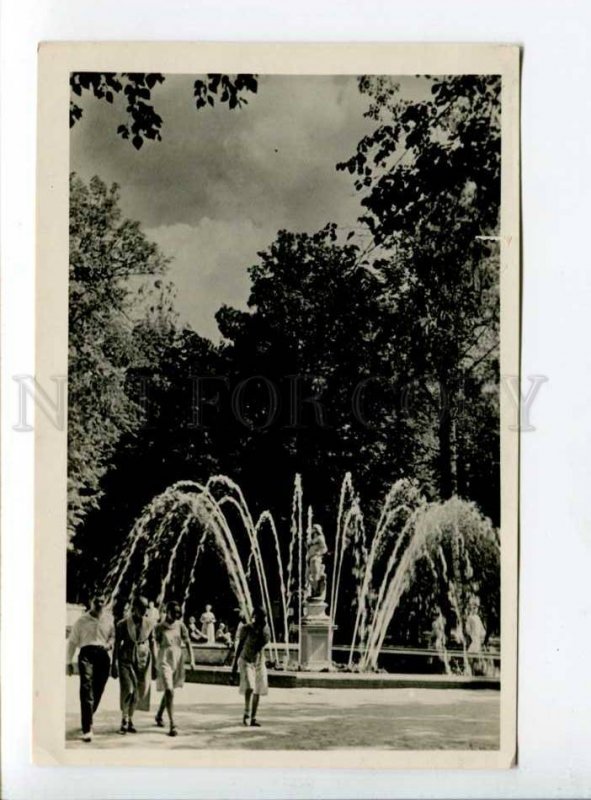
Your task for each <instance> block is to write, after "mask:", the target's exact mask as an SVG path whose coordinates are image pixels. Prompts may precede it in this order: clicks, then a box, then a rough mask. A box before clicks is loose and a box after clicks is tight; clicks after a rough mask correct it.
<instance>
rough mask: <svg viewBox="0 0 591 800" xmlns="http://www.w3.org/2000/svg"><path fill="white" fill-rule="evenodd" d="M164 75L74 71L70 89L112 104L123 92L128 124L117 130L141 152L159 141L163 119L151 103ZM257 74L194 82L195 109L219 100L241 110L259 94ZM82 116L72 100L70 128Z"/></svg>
mask: <svg viewBox="0 0 591 800" xmlns="http://www.w3.org/2000/svg"><path fill="white" fill-rule="evenodd" d="M164 81H165V76H164V75H162V74H161V73H160V72H73V73H71V75H70V88H71V90H72V93H73V94H74V95H76V96H78V97H80V96H81V95H82V93H83V92H92V94H93V95H94V97H96V98H98V99H100V100H105V102H107V103H113V102H114V99H115V96H116V95H118V94H120V93H123V94H124V95H125V98H126V100H127V106H126V109H125V110H126V112H127V122H123V123H121V124H120V125H119V127H118V128H117V133H118V134H119V136H121V137H122V138H123V139H130V141H131V143H132V144H133V146H134V147H135V148H136V149H137V150H139V149H140V148H141V147H142V146H143V143H144V138H146V139H152V140H157V141H160V140H161V139H162V134H161V133H160V131H161V128H162V125H163V120H162V117H161V116H160V115H159V114H158V113H157V112H156V110H155V108H154V105H153V103H152V102H151V101H152V90H153V89H154V88H155V87H156V86H158V85H159V84H161V83H164ZM257 88H258V81H257V76H256V75H220V74H217V73H215V74H214V73H212V74H209V75H206V76H202V77H200V78H197V79H196V80H195V83H194V84H193V96H194V98H195V107H196V108H197V109H198V110H199V109H200V108H204V107H205V106H207V105H210V106H213V105H215V102H216V100H218V101H219V102H220V103H227V105H228V107H229V108H231V109H233V108H240V107H241V106H243V105H246V104H247V103H248V100H247V99H246V98H245V96H244V95H245V93H246V92H252V93H256V91H257ZM81 117H82V108H81V107H80V106H79V105H78V104H77V103H76V102H75V101H74V100H73V99H71V100H70V127H73V126H74V125H75V124H76V122H78V120H79V119H81Z"/></svg>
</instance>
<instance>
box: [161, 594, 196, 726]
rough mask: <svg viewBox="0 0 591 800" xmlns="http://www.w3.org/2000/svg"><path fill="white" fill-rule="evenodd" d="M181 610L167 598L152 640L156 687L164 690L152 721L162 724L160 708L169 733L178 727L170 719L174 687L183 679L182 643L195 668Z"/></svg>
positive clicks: (172, 715)
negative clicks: (155, 666)
mask: <svg viewBox="0 0 591 800" xmlns="http://www.w3.org/2000/svg"><path fill="white" fill-rule="evenodd" d="M181 617H182V611H181V607H180V605H179V604H178V603H175V602H174V601H171V602H170V603H168V604H167V606H166V616H165V618H164V621H163V622H161V623H160V624H159V625H158V626H157V627H156V634H155V639H156V644H157V645H158V656H157V660H156V663H157V673H158V681H157V688H158V691H160V692H161V691H164V695H163V697H162V701H161V703H160V708H159V709H158V713H157V714H156V725H158V727H159V728H163V727H164V719H163V717H164V709H166V711H167V713H168V721H169V723H170V731H169V733H168V735H169V736H176V735H177V733H178V731H177V728H176V725H175V723H174V690H175V689H179V688H180V687H181V686H183V684H184V682H185V662H184V660H183V645H185V646H186V648H187V651H188V653H189V662H190V664H191V669H195V661H194V660H193V648H192V647H191V639H190V638H189V632H188V630H187V627H186V625H185V623H184V622H183V621H182V619H181Z"/></svg>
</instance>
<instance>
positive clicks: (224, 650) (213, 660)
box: [193, 642, 234, 666]
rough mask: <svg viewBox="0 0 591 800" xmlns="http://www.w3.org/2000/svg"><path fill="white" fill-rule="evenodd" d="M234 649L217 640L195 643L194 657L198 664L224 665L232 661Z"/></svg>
mask: <svg viewBox="0 0 591 800" xmlns="http://www.w3.org/2000/svg"><path fill="white" fill-rule="evenodd" d="M233 655H234V649H233V648H232V647H229V646H228V645H225V644H220V643H217V642H212V643H207V642H206V643H204V644H193V659H194V660H195V663H196V664H211V665H215V666H223V665H224V664H228V663H231V660H232V657H233Z"/></svg>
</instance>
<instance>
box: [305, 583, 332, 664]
mask: <svg viewBox="0 0 591 800" xmlns="http://www.w3.org/2000/svg"><path fill="white" fill-rule="evenodd" d="M300 651H301V652H300V654H301V661H302V669H305V670H314V671H319V670H326V669H331V668H332V658H331V654H332V624H331V621H330V617H329V616H328V614H327V613H326V603H325V602H324V600H315V599H313V598H312V599H310V600H307V601H306V603H305V606H304V616H303V617H302V640H301V642H300Z"/></svg>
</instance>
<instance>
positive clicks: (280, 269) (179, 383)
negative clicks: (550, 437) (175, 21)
mask: <svg viewBox="0 0 591 800" xmlns="http://www.w3.org/2000/svg"><path fill="white" fill-rule="evenodd" d="M64 47H66V46H64ZM149 47H150V46H149V45H146V46H145V48H147V52H149ZM196 47H197V46H196ZM484 50H487V52H488V54H489V55H490V54H491V53H493V54H496V53H497V51H496V50H495V48H492V47H489V48H484ZM499 50H500V56H502V57H500V58H499V66H498V69H497V70H495V69H494V58H492V57H491V58H490V59H489V60H490V63H491V65H492V66H491V67H490V68H489V69H483V68H482V69H478V70H474V68H473V65H472V64H471V63H469V61H468V59H466V68H465V69H463V68H461V69H460V68H458V66H457V65H460V66H461V65H462V59H461V57H460V56H461V55H462V51H461V47H459V48H458V53H456V56H455V60H454V59H451V60H450V63H453V64H455V65H456V66H455V67H454V68H453V69H449V71H445V69H442V68H439V69H433V68H432V67H433V66H439V64H438V63H436V62H434V61H432V60H430V59H429V57H428V55H427V56H426V57H425V58H424V60H423V63H424V66H422V68H420V67H421V61H420V59H417V58H416V56H413V58H412V60H411V61H410V63H409V66H408V69H404V70H400V71H396V72H395V71H392V72H389V71H388V72H386V71H383V70H380V71H372V70H371V69H365V70H363V69H361V68H359V69H349V70H348V71H347V72H346V73H344V72H343V69H341V70H339V71H334V72H330V71H325V70H323V69H319V70H318V71H317V72H310V68H308V69H307V70H306V71H305V72H304V71H302V72H298V71H297V67H298V63H299V62H298V61H297V59H296V60H295V61H294V62H291V63H289V68H288V69H286V68H285V65H283V64H282V61H281V50H280V49H279V51H278V52H277V54H276V64H277V66H276V69H275V70H274V71H271V70H269V69H268V67H267V68H265V67H264V65H263V68H261V69H259V70H258V71H255V70H254V69H252V66H251V65H252V63H253V59H252V58H250V59H246V60H245V62H244V65H245V66H244V71H243V72H240V71H228V72H220V71H219V66H218V65H219V64H220V59H212V62H211V63H212V68H211V71H205V70H202V71H195V70H190V69H168V70H167V69H163V68H162V64H163V63H164V62H163V61H162V59H158V58H154V59H153V62H152V63H153V64H154V70H153V71H148V70H147V69H145V67H144V68H143V69H142V71H129V70H128V71H125V70H126V66H125V65H126V59H125V56H124V48H123V49H122V50H121V51H120V56H119V57H118V59H117V64H118V65H119V64H121V65H122V70H123V71H122V70H121V69H119V70H113V69H112V68H111V65H112V64H113V59H112V58H105V59H104V65H105V66H104V69H103V70H102V71H97V69H96V65H99V64H100V50H99V51H98V53H97V52H95V53H94V56H93V59H92V62H93V65H95V68H94V69H89V68H88V67H87V66H86V63H85V62H84V59H81V62H80V63H81V65H80V68H79V69H78V68H77V66H76V54H75V53H74V54H73V55H70V57H69V59H68V70H67V73H66V72H65V71H64V70H62V71H61V72H60V75H61V76H62V78H63V79H64V80H65V81H67V85H62V86H60V88H59V91H60V98H64V97H65V96H66V94H67V96H68V101H69V119H66V118H65V116H64V115H62V116H63V118H61V119H60V123H59V124H60V126H62V128H63V130H62V128H60V130H61V133H60V135H61V136H62V137H63V139H64V142H65V143H66V146H67V151H68V156H67V159H68V171H67V172H68V174H67V175H66V176H62V178H64V179H67V183H68V187H67V236H66V239H67V241H65V242H64V243H63V244H64V246H65V248H66V251H64V252H67V266H66V267H65V269H66V270H67V276H66V275H64V276H63V281H64V282H66V281H67V284H64V285H67V290H66V291H67V298H66V300H65V302H66V303H67V384H66V386H67V388H66V392H67V415H66V417H67V419H66V424H65V430H64V431H62V432H59V431H54V433H53V434H52V435H53V436H56V437H57V436H59V437H60V441H61V442H62V444H63V447H64V463H65V466H66V470H67V483H66V482H65V476H64V488H63V492H62V493H61V494H59V493H58V495H59V497H63V499H65V503H64V509H63V513H62V514H60V516H59V522H60V525H62V527H63V530H62V531H61V532H60V538H59V540H56V541H59V542H60V543H63V546H62V545H61V544H60V547H59V550H60V553H61V555H60V557H61V559H62V561H63V575H64V578H63V584H62V588H63V593H62V598H63V602H62V606H63V607H64V608H63V611H60V613H59V616H58V619H59V620H60V624H62V633H61V636H62V641H63V653H64V656H63V658H64V660H63V661H61V662H60V663H59V665H55V664H53V668H54V669H58V667H59V673H58V672H56V673H55V674H56V675H58V674H59V678H56V680H58V681H62V682H64V688H63V693H61V692H60V694H59V697H60V704H61V700H62V699H63V704H61V716H62V721H63V722H62V728H61V731H59V730H58V731H54V733H55V735H61V736H62V738H63V746H64V751H65V752H66V753H69V754H70V755H72V756H73V757H74V758H78V759H82V760H84V759H87V758H91V759H92V761H93V763H97V764H98V763H101V759H104V763H110V762H109V755H110V754H113V753H115V754H116V758H119V759H126V761H125V763H129V764H133V763H134V758H135V756H136V754H138V756H139V754H141V755H142V757H143V758H144V759H157V760H158V763H164V764H165V763H167V759H168V758H169V757H170V758H173V757H174V756H179V754H182V756H184V757H187V758H190V757H191V756H192V755H196V754H200V757H201V758H206V757H207V753H218V752H221V751H224V752H226V753H227V755H228V754H229V757H231V756H232V753H234V752H235V751H238V754H240V751H242V755H241V756H240V758H241V761H240V763H241V764H248V759H249V758H250V753H252V754H253V756H254V754H260V752H261V751H273V752H275V751H288V752H292V751H294V752H295V751H297V752H300V751H308V752H312V753H313V752H318V753H324V758H325V759H326V761H325V763H331V756H330V752H331V751H334V752H335V753H336V752H337V751H341V755H342V754H343V753H345V758H346V752H347V751H351V752H352V753H353V752H355V753H359V752H366V753H380V754H382V756H383V757H384V758H385V761H384V762H383V763H384V764H386V765H387V764H388V761H387V759H388V758H389V757H390V756H394V755H396V754H398V756H400V757H401V758H402V757H403V756H404V754H405V753H408V754H409V757H410V756H411V755H413V754H414V755H416V754H417V752H418V753H419V760H418V761H417V762H416V763H417V764H427V762H428V759H430V758H437V757H441V758H446V757H449V758H450V761H449V764H450V765H455V766H462V765H464V764H466V765H471V764H472V763H473V764H477V763H479V762H478V761H477V759H478V756H479V755H482V754H489V755H490V757H491V759H494V757H495V756H498V755H499V754H500V753H501V752H502V753H503V754H504V756H503V759H500V758H499V762H498V763H499V765H502V766H510V763H511V760H512V758H513V754H514V751H515V738H514V737H515V733H514V725H515V722H514V716H515V706H514V702H515V701H514V680H515V676H514V671H515V667H516V663H515V658H516V656H515V641H514V634H515V624H516V589H515V586H516V580H517V572H516V570H517V567H516V548H517V522H516V508H517V483H516V472H515V468H514V467H515V457H514V452H516V447H517V441H516V437H515V435H514V436H513V438H512V439H510V438H509V439H507V437H510V436H511V432H510V431H509V430H508V429H509V426H510V424H511V421H512V420H510V419H509V417H508V416H507V412H513V413H514V409H513V408H512V407H511V404H510V402H509V400H508V395H507V396H504V395H503V382H504V381H505V380H509V379H511V378H513V377H515V380H517V379H518V376H517V373H515V376H513V375H512V374H511V370H512V369H513V370H514V369H516V367H515V365H516V364H518V338H517V336H516V331H517V330H518V318H517V313H518V312H517V309H518V293H519V279H518V272H519V262H518V231H519V226H518V216H517V205H516V201H515V196H516V186H517V183H516V167H515V164H516V163H517V162H516V159H517V153H516V151H515V135H514V131H515V130H516V129H517V128H516V126H517V117H516V111H515V108H516V99H515V98H516V89H515V83H516V81H517V72H516V70H517V66H516V65H517V63H518V60H517V57H516V53H515V51H512V50H511V48H504V49H503V48H500V49H499ZM503 50H504V53H503ZM440 52H441V51H440ZM477 52H478V48H472V50H471V53H472V54H474V53H477ZM426 53H427V54H428V53H429V49H428V48H426ZM287 54H288V52H287V51H286V59H287ZM42 55H43V53H42ZM49 55H50V54H49ZM340 55H341V58H342V59H343V64H345V63H346V54H345V49H343V50H341V52H340ZM506 56H509V58H506ZM204 60H206V59H204V58H202V59H201V61H200V64H202V63H204ZM129 61H130V62H131V64H132V66H133V68H134V69H135V68H136V66H135V65H136V63H140V64H141V65H145V64H146V63H148V62H149V59H146V58H145V57H143V58H142V59H136V60H134V59H133V58H131V59H130V60H129ZM236 61H237V59H231V60H229V61H228V64H230V65H232V66H233V65H234V64H236ZM255 61H256V59H255ZM400 62H401V58H398V63H400ZM351 63H352V64H353V65H355V59H354V58H353V59H352V62H351ZM360 66H362V65H360ZM443 66H445V63H444V64H443ZM417 67H419V68H417ZM343 68H344V67H343ZM157 70H160V71H157ZM41 102H42V101H41ZM60 102H61V100H60ZM60 108H61V105H60ZM47 113H49V112H47ZM56 125H57V124H56ZM40 146H41V145H40ZM46 158H49V156H46ZM60 163H61V162H60ZM64 185H65V180H64ZM507 197H508V198H509V200H508V201H506V198H507ZM62 207H63V208H65V206H64V205H63V203H62V205H61V206H60V208H62ZM45 208H46V210H45V212H44V213H45V214H46V215H49V213H50V209H49V207H48V205H47V203H46V207H45ZM56 209H57V206H56ZM62 210H63V209H62ZM56 213H57V211H56ZM47 218H48V217H47ZM46 221H47V220H46ZM42 222H43V217H42V218H41V223H42ZM62 228H63V226H62ZM62 228H60V231H61V233H60V234H59V235H61V236H63V234H64V231H63V230H62ZM55 235H56V236H57V235H58V234H57V233H56V234H55ZM45 246H47V245H44V244H43V243H42V244H41V250H40V253H41V258H42V257H43V252H44V250H43V247H45ZM61 268H63V267H61ZM503 281H507V283H506V284H505V285H504V288H503ZM507 289H510V290H511V291H512V292H513V294H512V297H511V298H510V299H509V300H508V301H506V294H507V292H506V290H507ZM61 302H62V307H63V305H64V298H63V297H62V300H61ZM64 325H65V323H64ZM64 329H65V328H64ZM48 346H49V345H48ZM503 359H505V361H504V363H503ZM507 367H508V368H509V369H507ZM66 447H67V450H66ZM506 465H507V466H506ZM60 491H61V490H60ZM53 502H57V501H56V500H55V498H54V501H53ZM41 535H42V537H43V538H44V534H41ZM38 536H39V533H38ZM57 557H58V556H57V555H56V556H55V558H57ZM53 563H59V562H53ZM38 569H39V567H38ZM37 580H40V579H39V572H38V574H37ZM56 602H57V601H56ZM501 602H503V613H501ZM63 622H65V630H63V627H64V626H63ZM61 646H62V645H61V644H60V645H59V647H61ZM59 647H54V648H53V649H52V650H51V652H52V653H54V654H55V653H59ZM37 658H39V655H37ZM52 658H53V656H52ZM504 693H505V695H504ZM503 697H504V699H505V700H506V701H507V703H506V704H507V706H508V708H507V709H506V710H505V711H504V712H503V713H504V714H505V717H504V718H503V713H502V709H503ZM503 720H504V721H503ZM503 731H504V733H503ZM421 753H422V754H423V760H422V761H421V759H420V756H421ZM466 754H468V755H469V756H470V757H472V756H473V757H475V758H476V760H475V761H473V762H470V761H469V759H468V760H467V761H463V760H462V759H463V758H464V757H465V756H466ZM454 755H455V760H454ZM77 763H83V761H79V762H77ZM138 763H139V762H138ZM170 763H171V764H172V763H173V762H172V761H171V762H170ZM202 763H205V762H202ZM253 763H254V762H253ZM392 763H394V762H392ZM398 763H403V762H398ZM409 763H410V762H409ZM440 763H444V762H443V761H441V762H440ZM445 763H448V762H445ZM483 764H488V765H494V764H497V762H495V761H494V760H490V761H483Z"/></svg>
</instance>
